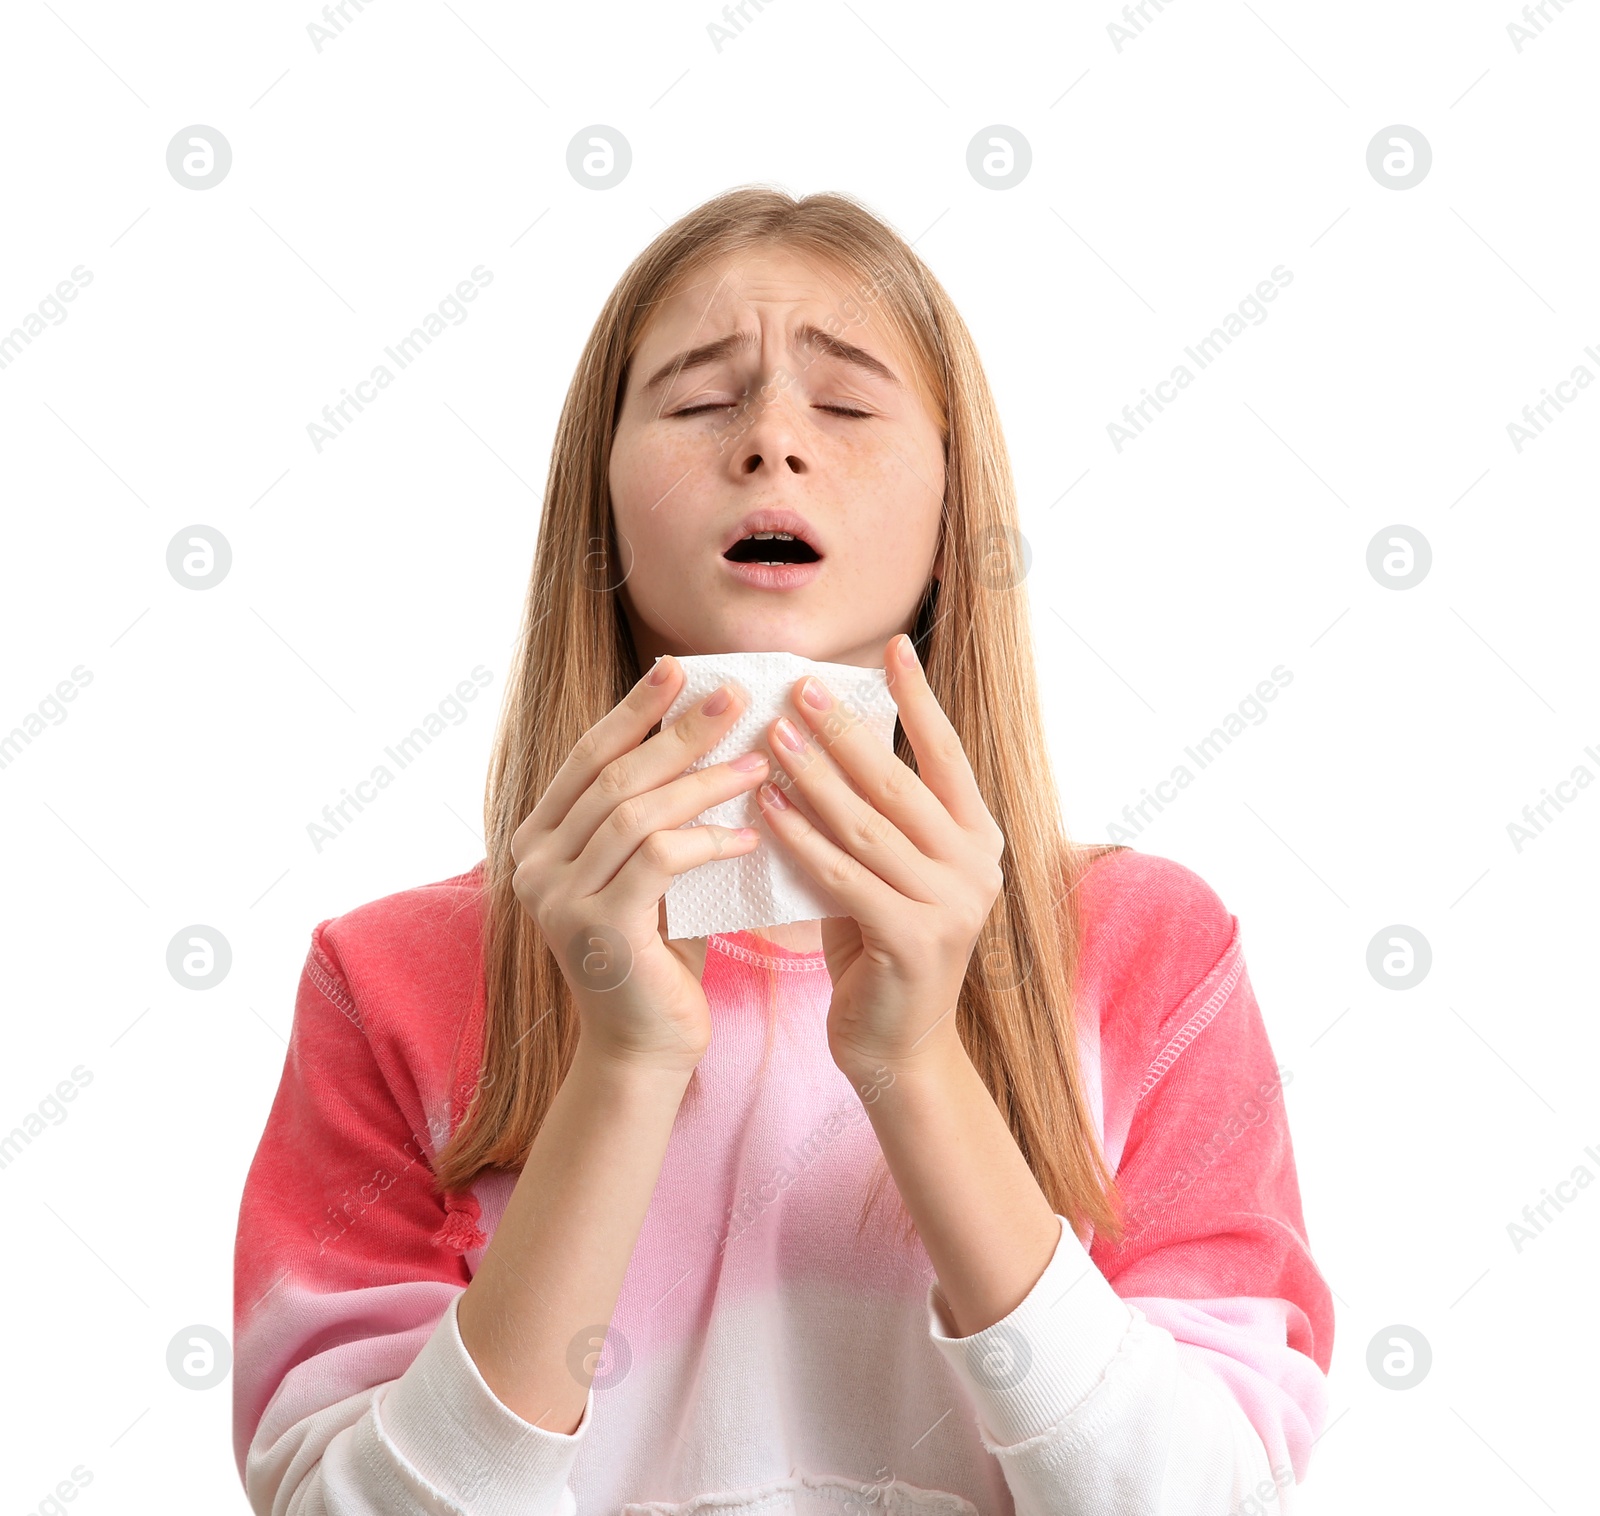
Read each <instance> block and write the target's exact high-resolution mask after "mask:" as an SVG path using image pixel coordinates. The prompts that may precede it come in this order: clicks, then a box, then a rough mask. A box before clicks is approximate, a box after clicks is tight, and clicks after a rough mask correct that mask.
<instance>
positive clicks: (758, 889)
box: [662, 653, 898, 938]
mask: <svg viewBox="0 0 1600 1516" xmlns="http://www.w3.org/2000/svg"><path fill="white" fill-rule="evenodd" d="M677 661H678V663H679V664H680V665H682V667H683V672H684V686H683V688H682V689H681V690H680V691H679V692H678V697H677V699H676V700H674V701H673V702H672V704H671V705H670V706H669V707H668V708H667V712H666V715H665V716H664V717H663V718H662V726H663V727H667V726H670V725H671V724H672V723H673V722H674V721H676V720H677V719H678V717H680V716H681V715H683V714H684V712H686V711H687V710H689V708H690V707H691V706H693V705H694V704H695V703H696V702H698V701H700V700H703V699H704V698H705V697H706V696H707V695H709V694H710V693H711V692H712V690H714V689H716V687H717V686H718V685H719V684H721V683H722V682H723V680H725V679H727V680H733V681H735V682H736V683H737V684H738V686H739V688H740V689H742V690H743V691H744V693H745V695H746V697H747V699H748V701H749V703H748V704H747V705H746V706H745V708H744V710H743V712H742V713H741V714H740V716H739V719H738V720H737V721H736V722H734V724H733V726H732V727H731V728H730V729H729V731H728V733H727V735H726V736H725V737H724V738H723V739H722V741H721V742H719V743H718V744H717V745H716V746H715V747H714V748H712V749H711V750H710V751H709V752H708V753H705V754H704V755H703V756H701V757H700V758H698V759H696V761H695V762H694V763H692V764H690V765H689V767H688V768H687V769H686V770H684V772H685V773H690V774H692V773H694V772H695V771H696V770H698V769H703V768H708V767H710V766H711V765H712V764H714V763H725V762H726V761H727V760H728V759H730V758H737V757H738V756H739V754H740V753H748V752H751V751H753V750H763V751H765V752H766V753H767V754H768V756H769V758H771V770H770V772H769V774H768V776H767V777H768V778H769V779H771V780H773V781H774V782H777V781H778V780H779V779H781V778H782V776H783V774H784V769H783V765H782V764H781V763H780V762H779V761H778V759H777V758H776V756H774V755H773V753H772V745H771V743H769V742H768V741H767V736H766V733H767V728H768V727H770V726H771V725H772V723H773V722H774V721H776V720H777V719H778V717H779V716H787V717H788V718H789V719H790V721H792V722H793V723H794V724H795V725H796V726H797V727H798V728H799V729H800V731H801V732H802V733H803V734H805V735H807V736H811V729H810V727H809V726H808V725H807V724H806V721H805V718H804V717H802V716H801V715H800V713H799V712H798V711H797V710H796V709H795V705H794V701H793V700H792V699H791V691H792V690H793V689H794V686H795V684H796V682H797V681H799V680H800V679H803V678H804V677H805V676H806V675H807V674H814V675H815V676H816V677H817V678H818V679H820V680H821V681H822V682H823V683H824V684H825V685H827V687H828V688H829V690H831V691H832V692H833V697H834V699H835V700H838V701H839V702H840V703H841V704H844V703H848V704H849V706H850V707H851V708H852V709H853V711H854V713H855V714H856V715H857V716H858V717H859V719H860V720H861V721H862V722H863V724H864V725H865V727H866V729H867V730H868V731H869V732H871V733H872V735H873V736H874V737H875V738H876V739H877V740H878V741H880V742H881V743H882V744H883V745H884V747H885V748H886V749H888V750H890V751H893V748H894V723H895V717H896V715H897V714H898V709H897V707H896V706H895V703H894V696H893V695H891V694H890V693H889V687H888V683H887V681H886V680H885V678H884V672H883V670H882V669H881V668H879V669H874V668H857V667H856V666H855V665H854V664H848V663H818V662H815V661H813V660H812V659H810V658H802V657H800V656H799V655H798V654H797V653H706V654H703V655H699V656H696V657H688V658H679V659H678V660H677ZM811 740H812V741H813V742H815V740H816V739H815V737H814V736H812V737H811ZM820 761H822V762H826V763H834V764H836V766H838V767H839V768H840V769H841V771H842V767H843V766H842V765H838V764H837V760H835V759H832V758H828V757H824V758H823V759H821V760H820ZM845 779H846V782H847V783H849V782H850V780H849V776H848V775H845ZM853 787H854V786H853V785H852V788H853ZM782 788H783V794H784V795H785V797H786V798H787V799H789V800H790V802H791V803H794V804H797V805H798V808H799V809H800V810H801V811H802V813H803V814H806V815H808V816H810V817H811V818H812V819H813V820H816V819H817V818H816V815H815V812H814V811H813V810H812V809H811V808H810V806H809V805H808V803H807V802H806V801H804V800H802V799H799V798H798V793H797V792H798V786H797V785H794V784H789V785H786V786H783V787H782ZM685 824H686V825H688V826H704V825H708V824H710V825H716V826H729V827H739V826H753V827H754V828H755V829H756V830H757V831H758V832H759V833H760V834H761V841H760V842H759V843H757V845H756V846H755V848H754V849H753V850H752V851H750V852H747V853H741V854H739V855H738V856H737V857H732V858H714V859H712V860H711V861H710V862H709V863H703V864H701V865H700V866H699V867H698V868H693V869H690V870H689V871H688V872H687V873H685V874H679V875H678V876H677V878H675V879H674V880H673V881H672V883H671V884H670V885H669V886H668V887H667V893H666V897H665V898H666V906H667V936H668V937H670V938H679V937H707V936H710V935H711V933H713V932H738V931H744V930H746V929H747V928H751V927H762V926H781V925H783V924H784V923H785V922H789V921H812V920H815V919H817V918H819V917H822V916H844V915H848V914H849V913H848V912H847V911H846V910H845V909H844V907H843V906H841V905H840V904H839V902H838V901H837V900H836V899H835V898H834V896H833V895H832V893H831V892H829V891H828V890H826V889H825V888H824V887H823V886H821V885H819V884H817V883H816V882H815V881H814V880H813V879H812V878H811V876H810V875H809V874H808V873H806V871H805V868H804V866H803V865H802V864H801V863H799V862H798V861H797V860H796V859H795V857H794V856H793V854H792V853H790V851H789V849H788V848H787V847H786V846H785V845H784V843H782V842H780V841H779V840H778V839H777V838H776V837H774V836H773V835H772V830H771V828H770V827H769V826H768V825H767V823H766V819H765V817H764V816H763V815H762V813H761V807H760V804H759V803H758V802H757V800H756V791H755V788H754V787H752V788H751V789H749V790H746V791H745V792H744V793H743V794H741V795H736V796H734V798H733V799H732V800H728V801H724V802H723V803H722V804H721V805H714V806H712V807H711V808H710V809H709V810H706V811H702V812H701V813H700V815H698V816H696V817H695V818H694V820H693V821H690V822H687V823H685ZM826 830H827V828H826V827H824V831H825V832H826Z"/></svg>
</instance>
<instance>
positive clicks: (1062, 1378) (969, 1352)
mask: <svg viewBox="0 0 1600 1516" xmlns="http://www.w3.org/2000/svg"><path fill="white" fill-rule="evenodd" d="M1056 1220H1057V1221H1059V1222H1060V1223H1061V1238H1060V1240H1059V1241H1058V1242H1057V1243H1056V1250H1055V1252H1054V1253H1053V1254H1052V1255H1051V1258H1050V1262H1049V1263H1047V1264H1046V1265H1045V1270H1044V1273H1042V1274H1041V1275H1040V1276H1039V1279H1038V1282H1037V1283H1036V1284H1035V1285H1034V1287H1033V1288H1032V1289H1031V1290H1029V1291H1028V1293H1027V1295H1026V1296H1024V1297H1023V1299H1022V1302H1021V1303H1020V1304H1019V1305H1018V1306H1017V1308H1016V1309H1015V1310H1014V1311H1012V1312H1011V1314H1010V1315H1009V1316H1005V1317H1002V1318H1001V1319H1000V1320H999V1321H997V1322H995V1323H994V1325H993V1326H989V1327H985V1328H984V1330H983V1331H981V1332H975V1333H974V1334H973V1335H972V1336H971V1337H950V1336H947V1335H946V1334H945V1331H944V1324H945V1323H944V1318H943V1317H942V1316H941V1315H940V1312H939V1307H938V1303H937V1299H936V1297H935V1294H934V1291H935V1290H936V1289H937V1282H935V1283H934V1284H932V1285H929V1287H928V1335H929V1337H930V1338H931V1339H932V1341H933V1344H934V1346H935V1347H937V1348H938V1350H939V1351H940V1352H941V1353H942V1354H943V1355H944V1358H945V1361H946V1362H947V1363H948V1364H949V1365H950V1367H951V1368H952V1370H954V1372H955V1374H956V1376H957V1377H958V1378H959V1379H960V1380H961V1382H962V1383H963V1384H964V1385H965V1386H966V1388H967V1392H968V1394H969V1395H970V1396H971V1397H972V1400H973V1402H974V1404H975V1405H976V1406H977V1408H978V1415H979V1419H980V1420H981V1422H982V1423H983V1427H984V1430H985V1431H986V1432H987V1434H988V1436H989V1440H990V1441H991V1442H993V1443H994V1444H996V1445H997V1446H1000V1447H1010V1446H1011V1445H1012V1444H1014V1443H1018V1442H1024V1441H1026V1440H1027V1439H1028V1438H1030V1437H1037V1436H1038V1435H1039V1434H1040V1433H1041V1432H1045V1431H1048V1430H1049V1429H1050V1428H1051V1427H1053V1426H1055V1425H1057V1424H1058V1423H1059V1422H1061V1421H1063V1420H1064V1419H1065V1418H1066V1417H1068V1416H1070V1415H1071V1414H1072V1412H1073V1411H1075V1410H1076V1409H1077V1408H1078V1406H1079V1405H1081V1404H1082V1403H1083V1401H1084V1400H1085V1399H1086V1398H1087V1397H1088V1395H1089V1393H1090V1391H1091V1390H1093V1389H1094V1387H1095V1386H1096V1385H1097V1384H1098V1383H1099V1382H1100V1380H1101V1378H1102V1377H1103V1376H1104V1374H1105V1371H1106V1368H1107V1367H1108V1366H1109V1365H1110V1363H1111V1360H1112V1359H1113V1358H1115V1357H1116V1355H1117V1350H1118V1349H1119V1347H1120V1346H1121V1344H1122V1339H1123V1337H1124V1336H1125V1335H1126V1334H1127V1332H1128V1329H1129V1327H1130V1326H1132V1324H1133V1321H1134V1313H1133V1311H1132V1310H1131V1309H1130V1308H1129V1307H1128V1306H1127V1305H1126V1304H1125V1303H1124V1301H1123V1300H1122V1297H1121V1296H1119V1295H1118V1294H1117V1292H1116V1291H1115V1290H1113V1289H1112V1288H1111V1286H1110V1284H1109V1283H1108V1282H1107V1281H1106V1277H1105V1275H1104V1274H1102V1273H1101V1272H1100V1270H1099V1269H1098V1268H1096V1267H1095V1265H1094V1263H1093V1262H1092V1261H1091V1260H1090V1258H1089V1254H1088V1253H1087V1251H1085V1249H1084V1246H1083V1244H1082V1243H1081V1242H1079V1241H1078V1238H1077V1234H1076V1233H1075V1232H1074V1231H1073V1230H1072V1228H1071V1227H1070V1226H1069V1225H1068V1224H1067V1219H1066V1217H1064V1216H1060V1215H1058V1216H1057V1217H1056Z"/></svg>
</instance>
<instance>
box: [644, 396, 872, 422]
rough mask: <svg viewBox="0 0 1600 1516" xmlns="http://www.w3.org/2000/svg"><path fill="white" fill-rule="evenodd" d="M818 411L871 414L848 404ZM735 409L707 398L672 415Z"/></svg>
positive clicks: (859, 414) (845, 414) (722, 401)
mask: <svg viewBox="0 0 1600 1516" xmlns="http://www.w3.org/2000/svg"><path fill="white" fill-rule="evenodd" d="M815 408H816V409H817V410H819V411H831V412H832V413H833V414H834V415H836V416H855V417H858V418H859V419H861V420H866V419H867V418H869V417H870V416H871V415H872V412H871V411H860V410H857V409H856V408H855V407H854V406H849V405H819V406H817V407H815ZM733 409H735V404H734V402H733V401H731V400H707V401H705V402H703V403H702V404H700V405H690V406H685V407H684V409H683V410H681V411H674V412H673V413H672V414H673V415H674V416H698V415H699V414H700V413H701V412H702V411H729V410H733Z"/></svg>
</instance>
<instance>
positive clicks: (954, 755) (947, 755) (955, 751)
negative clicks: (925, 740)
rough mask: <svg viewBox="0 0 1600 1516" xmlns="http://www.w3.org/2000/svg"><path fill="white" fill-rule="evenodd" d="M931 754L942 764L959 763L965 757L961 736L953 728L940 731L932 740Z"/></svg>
mask: <svg viewBox="0 0 1600 1516" xmlns="http://www.w3.org/2000/svg"><path fill="white" fill-rule="evenodd" d="M933 756H934V758H935V759H936V760H937V761H938V762H939V763H940V764H943V765H946V766H956V765H959V764H960V763H961V762H962V760H963V759H964V758H965V757H966V749H965V748H964V747H962V745H961V736H960V734H959V733H958V732H956V731H955V730H954V729H951V730H950V731H947V732H943V733H941V734H940V735H939V736H938V737H936V738H934V740H933Z"/></svg>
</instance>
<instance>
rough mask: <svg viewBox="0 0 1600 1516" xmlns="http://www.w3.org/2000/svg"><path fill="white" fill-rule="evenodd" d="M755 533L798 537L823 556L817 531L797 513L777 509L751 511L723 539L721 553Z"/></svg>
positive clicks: (818, 554) (818, 555)
mask: <svg viewBox="0 0 1600 1516" xmlns="http://www.w3.org/2000/svg"><path fill="white" fill-rule="evenodd" d="M757 532H788V533H789V535H790V536H792V537H798V538H799V539H800V540H801V541H802V542H804V543H805V544H806V546H807V547H809V548H810V549H811V551H812V552H814V553H815V554H816V555H817V557H819V558H821V557H823V556H824V555H823V551H822V539H821V538H820V537H819V536H818V535H817V529H816V528H815V527H814V526H812V524H811V523H810V522H809V521H807V520H806V518H805V517H804V516H802V515H800V514H799V512H797V511H789V510H782V509H778V508H772V509H767V510H759V511H751V512H750V514H749V515H748V516H746V517H745V518H744V519H743V520H742V521H740V522H739V524H738V525H737V526H735V527H733V528H732V530H731V531H730V532H729V533H728V535H727V536H725V537H724V538H723V540H722V548H721V551H722V552H723V553H724V554H726V553H727V551H728V549H729V548H731V547H732V546H733V545H734V544H735V543H736V542H743V541H744V539H745V538H746V537H753V536H755V534H756V533H757Z"/></svg>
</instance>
